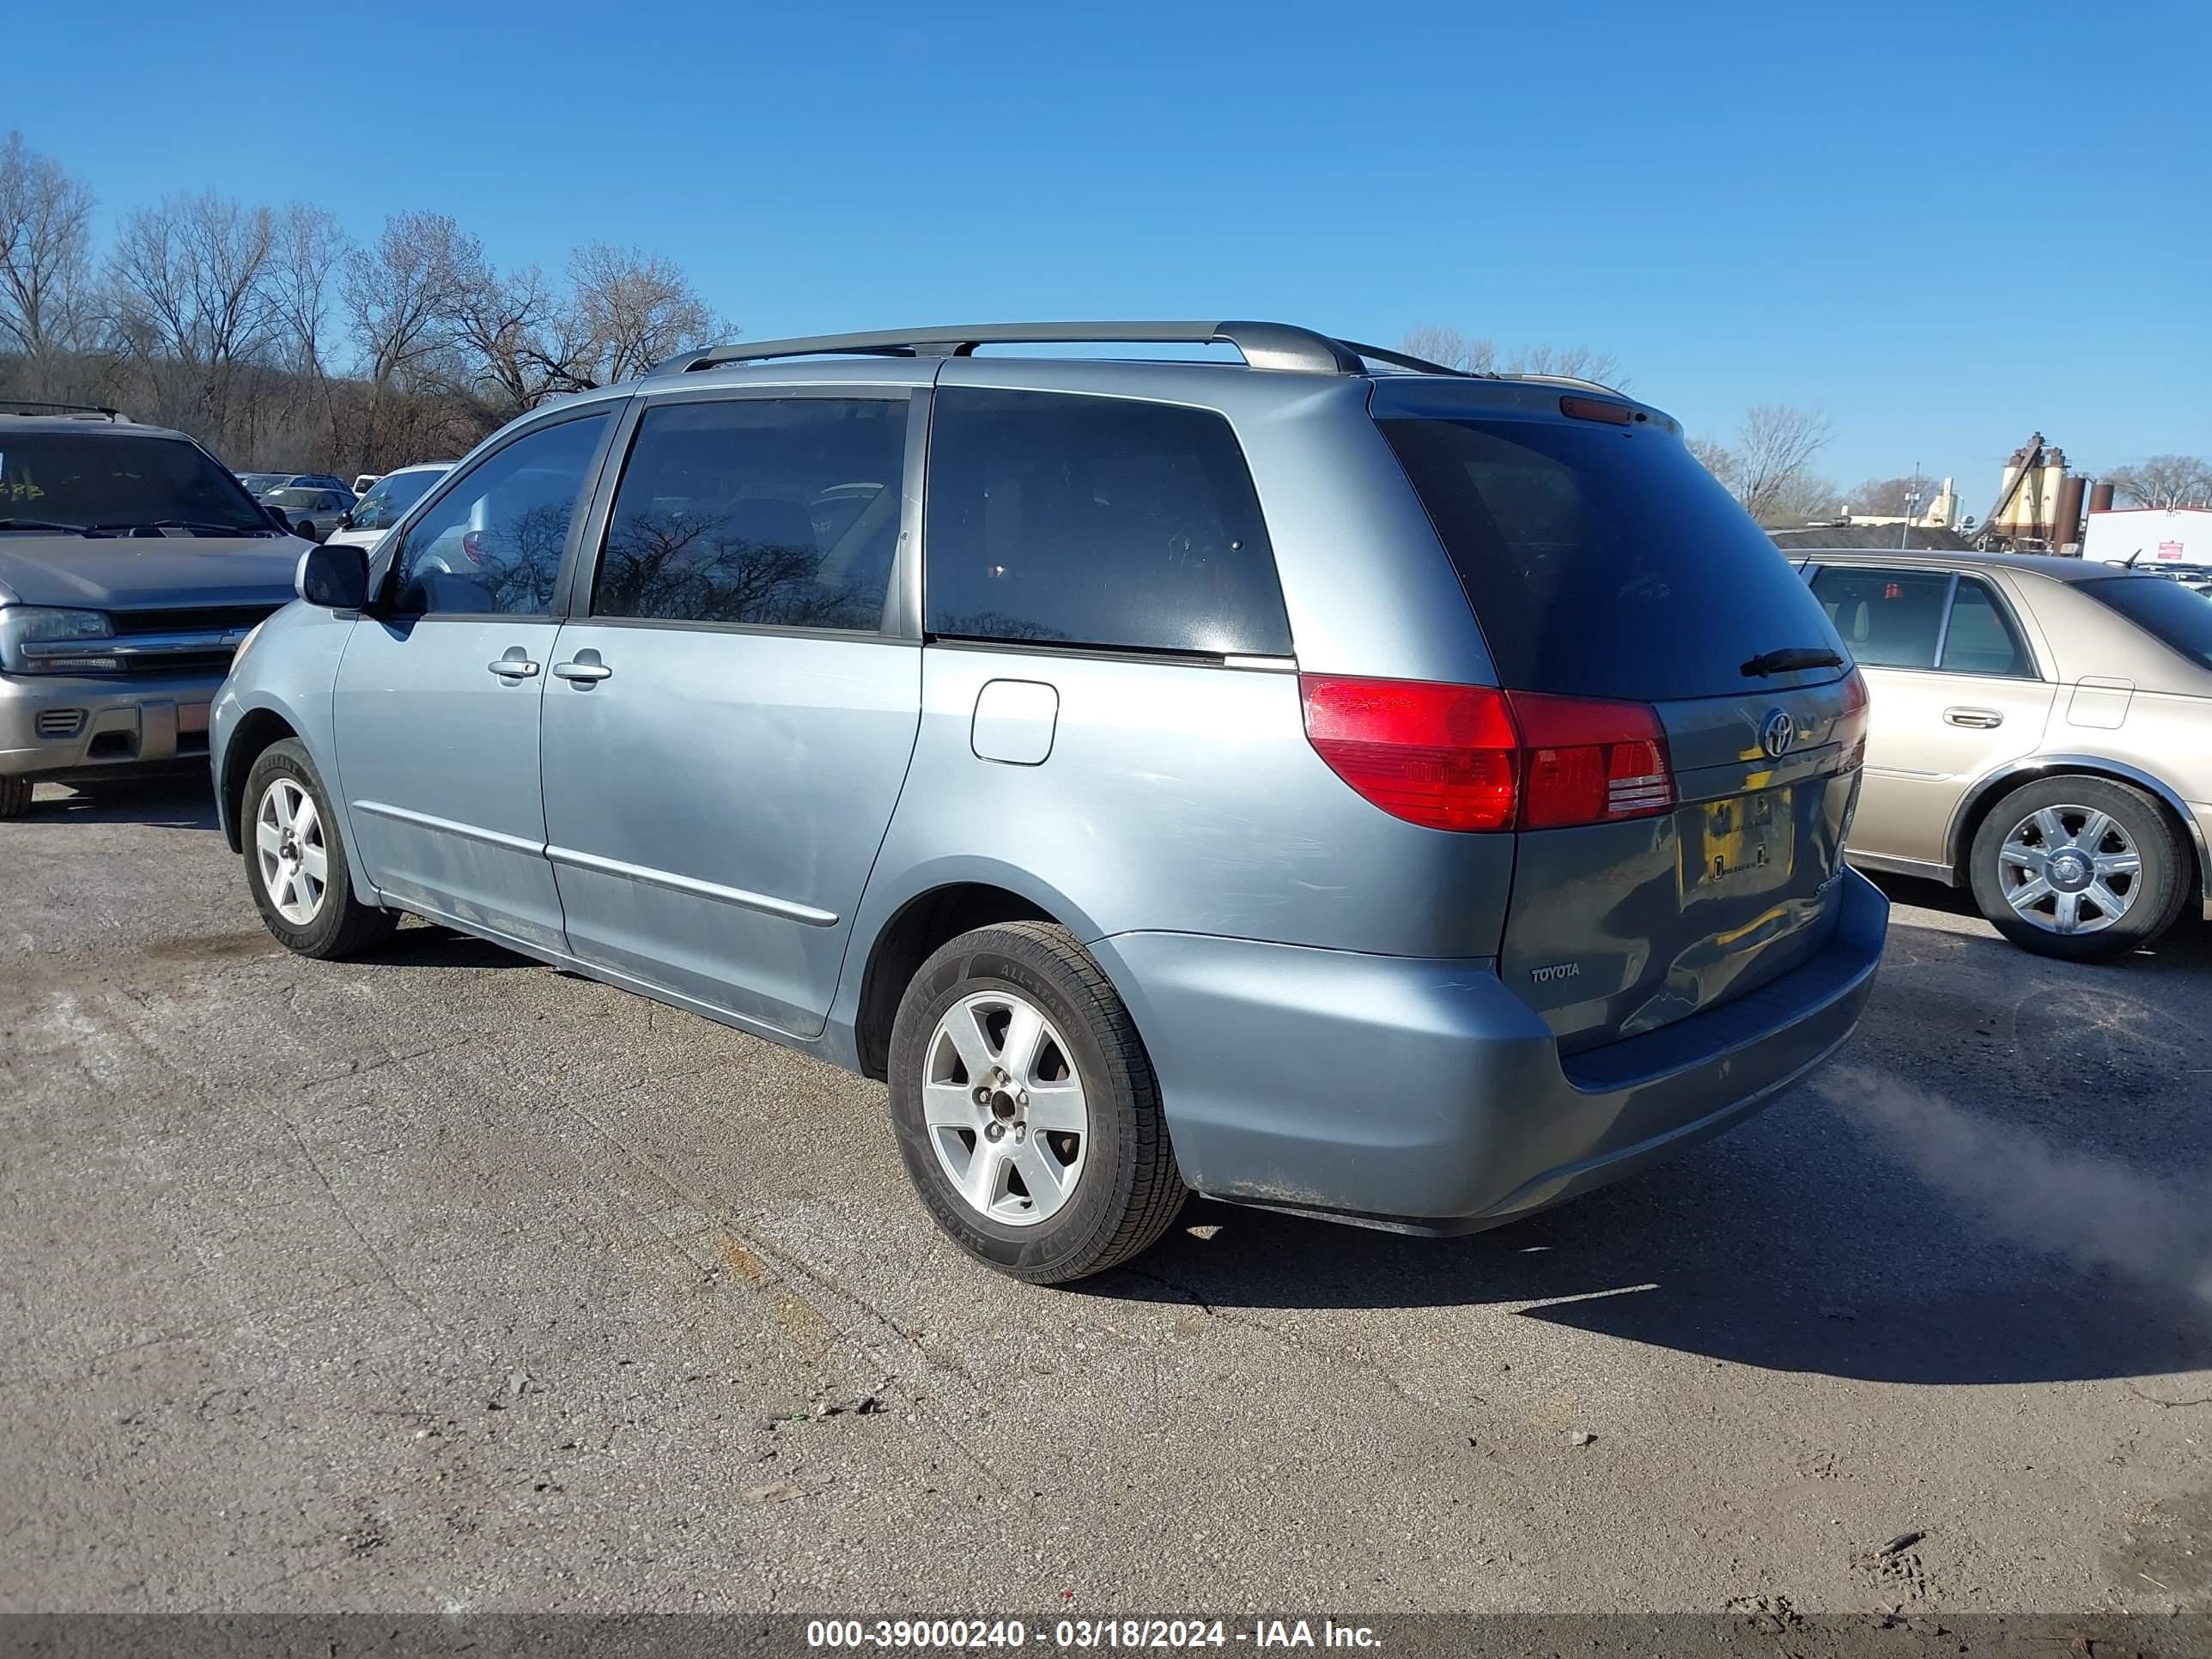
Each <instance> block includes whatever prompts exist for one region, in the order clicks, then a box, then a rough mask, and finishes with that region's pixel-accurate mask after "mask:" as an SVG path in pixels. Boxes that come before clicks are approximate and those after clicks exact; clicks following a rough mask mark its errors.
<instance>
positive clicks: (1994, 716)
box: [554, 668, 2004, 730]
mask: <svg viewBox="0 0 2212 1659" xmlns="http://www.w3.org/2000/svg"><path fill="white" fill-rule="evenodd" d="M554 672H555V673H556V674H557V673H559V672H560V670H559V669H557V668H556V669H555V670H554ZM1943 718H1944V719H1945V720H1948V721H1950V722H1951V724H1952V725H1954V726H1975V727H1978V728H1980V729H1982V730H1988V729H1989V728H1990V727H1993V726H2002V725H2003V724H2004V716H2003V715H2002V714H1999V713H1998V712H1997V711H1996V709H1994V708H1947V709H1945V710H1944V711H1943Z"/></svg>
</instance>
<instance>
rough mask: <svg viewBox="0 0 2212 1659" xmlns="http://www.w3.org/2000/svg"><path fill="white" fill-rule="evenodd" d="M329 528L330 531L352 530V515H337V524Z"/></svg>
mask: <svg viewBox="0 0 2212 1659" xmlns="http://www.w3.org/2000/svg"><path fill="white" fill-rule="evenodd" d="M331 528H332V529H334V530H350V529H352V528H353V514H352V513H339V514H338V521H337V524H335V525H333V526H331Z"/></svg>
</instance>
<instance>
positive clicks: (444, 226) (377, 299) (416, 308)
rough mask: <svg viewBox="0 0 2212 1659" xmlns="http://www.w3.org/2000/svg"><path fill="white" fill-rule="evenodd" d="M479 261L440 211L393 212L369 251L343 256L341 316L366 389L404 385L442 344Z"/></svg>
mask: <svg viewBox="0 0 2212 1659" xmlns="http://www.w3.org/2000/svg"><path fill="white" fill-rule="evenodd" d="M482 264H483V249H482V248H481V247H480V246H477V240H476V238H474V237H473V236H471V235H469V234H467V233H465V231H463V230H462V229H461V228H460V226H459V225H458V224H456V223H455V222H453V217H452V216H450V215H448V214H443V213H423V212H412V213H398V214H394V215H393V216H392V217H391V218H389V219H386V221H385V222H384V234H382V235H380V236H379V237H378V238H377V239H376V241H375V243H374V246H369V247H364V248H356V249H355V250H354V251H353V252H351V253H349V255H348V256H347V257H346V262H345V274H344V277H343V283H342V284H341V290H342V293H343V299H344V303H345V310H346V318H347V320H348V321H349V323H350V324H351V325H352V328H353V333H354V341H355V343H356V346H358V347H359V349H360V351H361V356H362V362H361V367H362V369H363V370H365V371H366V375H367V379H368V381H369V383H370V384H371V385H372V386H376V387H379V388H385V387H389V386H392V385H393V384H394V383H396V382H404V381H405V380H407V379H408V378H409V377H410V375H412V374H414V373H415V372H416V371H417V370H419V369H421V368H422V366H423V365H424V364H425V363H427V362H429V361H431V360H432V359H434V358H435V356H437V354H438V353H439V352H441V350H443V349H446V348H447V347H448V346H450V345H451V344H452V343H453V317H454V312H455V308H456V307H457V305H458V303H459V299H460V296H461V293H462V289H463V287H464V285H465V283H466V281H467V277H468V273H469V272H471V271H472V270H476V269H477V268H478V267H479V266H481V265H482Z"/></svg>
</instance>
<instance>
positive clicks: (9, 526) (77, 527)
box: [0, 519, 97, 536]
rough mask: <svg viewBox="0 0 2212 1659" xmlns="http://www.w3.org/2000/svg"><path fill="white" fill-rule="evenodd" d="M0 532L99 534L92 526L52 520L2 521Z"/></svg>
mask: <svg viewBox="0 0 2212 1659" xmlns="http://www.w3.org/2000/svg"><path fill="white" fill-rule="evenodd" d="M0 530H63V531H67V532H69V533H70V535H72V536H90V535H94V534H96V533H97V532H94V529H93V527H92V526H90V525H85V524H58V523H57V522H55V521H54V520H52V519H0Z"/></svg>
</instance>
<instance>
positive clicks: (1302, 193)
mask: <svg viewBox="0 0 2212 1659" xmlns="http://www.w3.org/2000/svg"><path fill="white" fill-rule="evenodd" d="M338 15H341V14H337V13H332V12H329V11H325V10H320V9H314V8H301V7H298V6H282V7H278V6H266V5H259V4H250V3H236V0H234V3H230V4H228V5H226V6H224V7H222V8H220V9H215V8H208V9H201V8H183V7H179V6H178V5H177V4H176V3H175V0H106V3H102V4H98V5H92V4H76V5H69V6H62V5H30V4H26V5H22V6H20V7H18V8H16V9H15V15H14V16H13V17H12V18H11V20H10V21H9V26H8V31H7V33H8V39H9V52H8V55H9V59H10V60H11V62H12V64H13V65H14V66H15V67H14V72H12V73H10V74H9V76H8V77H7V92H6V95H5V98H4V100H0V128H5V127H9V126H15V127H20V128H21V130H22V131H23V132H24V134H25V137H27V140H28V141H29V142H30V143H31V144H32V145H33V147H34V148H36V149H42V150H45V151H46V152H47V153H49V154H52V155H55V156H57V157H58V158H59V159H60V160H62V161H64V163H65V164H66V165H67V166H69V167H71V168H72V169H73V170H74V171H76V173H79V174H80V175H82V177H84V178H85V179H88V181H89V182H90V183H91V184H92V185H93V186H94V189H95V190H96V191H97V192H98V193H99V197H100V207H101V215H102V222H103V230H105V228H106V226H108V225H110V224H112V220H113V219H114V217H115V216H118V215H119V214H120V213H122V212H123V211H125V210H128V209H130V208H131V207H133V206H135V205H138V204H143V203H145V202H148V201H150V200H152V199H155V198H156V197H160V196H161V195H162V194H164V193H166V192H167V191H174V190H185V189H190V190H197V189H203V188H205V187H207V186H209V185H214V186H216V187H218V188H220V189H222V190H223V191H226V192H228V193H231V194H234V195H237V196H240V197H245V198H246V199H249V200H256V201H267V202H270V203H282V202H284V201H288V200H291V199H295V198H302V199H307V200H312V201H316V202H319V203H321V204H325V205H326V206H329V207H331V208H332V209H333V210H336V211H337V213H338V214H339V215H340V216H341V217H342V218H343V220H344V221H345V222H346V223H347V225H348V227H349V229H351V230H352V231H353V232H354V233H355V234H356V235H362V236H368V235H373V234H374V233H375V231H376V229H377V228H378V226H379V224H380V221H381V219H382V217H383V216H384V215H386V213H390V212H393V211H397V210H402V209H405V208H410V207H432V208H437V209H441V210H445V211H447V212H450V213H452V214H453V215H454V216H456V217H457V218H459V220H460V221H461V222H463V223H464V224H465V226H467V227H468V228H470V229H471V230H473V231H475V232H476V233H477V234H478V235H480V236H481V237H482V238H483V241H484V244H485V246H486V249H487V251H488V252H489V253H490V255H491V256H492V257H493V258H494V259H495V260H496V261H498V262H500V263H501V264H526V263H530V262H532V261H536V262H538V263H539V264H544V265H545V266H546V267H547V268H548V269H549V270H557V269H558V268H559V267H560V266H561V265H562V264H563V263H564V262H565V260H566V258H567V254H568V249H569V248H570V247H571V246H574V245H575V244H577V243H579V242H582V241H586V240H604V241H612V242H617V243H630V242H635V243H638V244H641V245H642V246H647V247H648V248H652V249H654V250H657V251H659V252H665V253H667V254H669V255H671V256H672V257H674V258H677V259H678V261H679V262H680V263H681V264H684V266H685V267H686V268H687V269H688V270H689V271H690V273H691V275H692V276H693V277H694V278H695V280H696V281H697V283H699V284H700V286H701V287H702V289H704V290H705V292H706V293H707V294H708V296H709V298H710V299H712V300H713V301H714V302H715V303H716V304H717V305H718V306H719V307H720V309H721V310H722V311H723V312H724V313H726V315H728V316H729V317H731V318H732V319H734V320H735V321H736V322H738V324H739V325H742V326H743V328H744V331H745V332H746V333H748V334H750V335H752V336H755V337H763V336H768V335H776V334H797V333H807V332H812V331H832V330H839V329H848V328H868V327H878V326H893V325H900V324H906V323H934V322H966V321H973V320H979V319H998V318H1003V319H1022V320H1028V319H1035V318H1044V317H1110V316H1200V315H1204V316H1217V315H1236V316H1255V317H1275V318H1282V319H1289V320H1293V321H1299V322H1308V323H1311V324H1313V325H1317V326H1320V327H1322V328H1325V329H1330V330H1333V331H1340V332H1342V333H1344V334H1346V335H1349V336H1352V337H1357V338H1365V339H1371V340H1376V341H1378V342H1385V343H1391V342H1395V341H1396V340H1397V338H1398V337H1400V336H1401V334H1402V333H1403V332H1404V331H1405V330H1406V329H1407V328H1408V327H1409V326H1411V325H1414V324H1416V323H1420V322H1428V321H1433V322H1443V323H1449V324H1452V325H1457V326H1459V327H1462V328H1464V329H1466V330H1467V331H1469V332H1470V333H1473V334H1476V335H1486V336H1489V337H1492V338H1495V339H1497V340H1498V341H1499V342H1501V343H1507V344H1512V343H1533V342H1550V343H1558V344H1568V343H1591V344H1594V345H1597V346H1601V347H1603V348H1606V349H1610V350H1612V351H1614V352H1616V353H1618V354H1619V356H1620V359H1621V361H1622V363H1623V365H1624V368H1625V372H1626V374H1628V375H1629V377H1630V379H1631V381H1632V386H1633V389H1634V390H1635V391H1636V392H1638V393H1639V394H1640V395H1642V396H1644V397H1645V398H1650V400H1652V401H1653V402H1656V403H1657V404H1661V405H1662V406H1663V407H1666V408H1668V409H1669V410H1673V411H1674V412H1675V413H1676V414H1678V415H1680V416H1682V418H1683V419H1684V421H1685V422H1686V424H1687V425H1688V427H1689V428H1690V429H1691V430H1692V432H1700V433H1711V434H1712V435H1717V436H1721V437H1723V438H1725V437H1726V435H1727V434H1728V432H1729V428H1731V427H1732V426H1733V424H1734V423H1735V419H1736V418H1737V416H1739V415H1740V413H1741V410H1743V408H1744V407H1745V406H1746V405H1747V404H1752V403H1756V402H1763V401H1772V402H1789V403H1798V404H1808V405H1811V406H1815V407H1818V408H1820V409H1822V410H1826V412H1827V413H1828V415H1829V416H1831V417H1832V420H1833V422H1834V423H1835V429H1836V436H1835V440H1834V441H1833V443H1832V447H1830V449H1829V450H1828V452H1827V453H1826V455H1824V456H1823V458H1822V459H1821V461H1820V466H1821V469H1822V470H1823V471H1826V472H1828V473H1830V474H1831V475H1832V476H1834V477H1836V479H1837V480H1838V483H1842V484H1844V485H1845V486H1846V487H1848V486H1849V485H1850V484H1852V483H1856V482H1857V481H1858V480H1859V479H1861V478H1863V477H1868V476H1870V475H1878V474H1887V473H1894V472H1902V471H1910V470H1911V467H1912V465H1914V463H1915V462H1916V461H1917V462H1918V463H1919V464H1920V465H1921V466H1922V467H1923V469H1925V470H1926V471H1929V472H1930V473H1942V472H1953V473H1956V474H1958V475H1959V476H1960V484H1961V492H1962V494H1964V495H1966V498H1967V500H1966V507H1967V510H1969V511H1973V512H1977V513H1978V512H1981V511H1983V510H1984V509H1985V508H1986V507H1987V505H1988V503H1987V502H1986V501H1984V500H1983V499H1982V498H1983V497H1984V496H1988V495H1994V494H1995V492H1996V467H1997V465H1998V464H1999V463H2000V461H2001V460H2002V458H2003V456H2004V455H2005V453H2007V452H2008V451H2009V450H2010V449H2011V448H2012V447H2014V446H2015V445H2016V444H2018V443H2019V442H2021V441H2022V440H2024V439H2025V438H2026V437H2027V434H2028V431H2029V430H2030V428H2038V427H2039V428H2041V429H2042V430H2043V431H2044V432H2045V433H2046V434H2047V435H2049V436H2050V437H2051V438H2052V439H2053V440H2054V441H2057V442H2058V443H2059V444H2061V445H2063V447H2065V449H2066V450H2067V452H2068V453H2069V458H2070V459H2073V461H2074V462H2075V465H2077V466H2085V467H2088V468H2091V469H2095V468H2097V467H2099V466H2100V465H2116V464H2118V463H2122V462H2125V461H2128V460H2131V459H2137V458H2139V457H2141V456H2142V455H2143V454H2145V453H2154V452H2159V451H2170V450H2179V451H2184V452H2187V453H2212V115H2208V111H2212V68H2208V63H2212V6H2206V5H2205V4H2203V3H2202V0H2193V3H2191V0H2130V3H2129V4H2128V5H2126V6H2125V7H2124V8H2122V7H2114V8H2110V9H2085V8H2080V7H2075V6H2061V5H2056V4H2044V3H2022V0H2008V3H1995V0H1963V3H1954V4H1949V5H1944V4H1941V3H1939V4H1936V5H1929V4H1927V3H1925V0H1923V3H1918V4H1910V5H1893V4H1888V3H1869V4H1861V5H1857V6H1853V7H1844V6H1833V5H1830V6H1820V7H1814V6H1809V5H1800V4H1797V3H1794V0H1771V3H1767V4H1762V5H1749V6H1737V5H1723V4H1711V3H1699V0H1679V3H1661V0H1641V3H1635V4H1588V5H1583V4H1575V3H1570V0H1552V3H1525V0H1524V3H1516V4H1510V5H1500V4H1494V3H1490V0H1461V3H1455V4H1453V3H1447V4H1437V5H1427V4H1422V5H1391V4H1387V3H1380V4H1378V3H1367V4H1358V5H1353V4H1344V3H1339V4H1334V5H1328V6H1321V5H1310V4H1304V3H1296V0H1281V3H1273V4H1268V5H1263V6H1250V7H1209V6H1206V5H1202V4H1197V3H1185V4H1178V5H1166V4H1157V3H1152V0H1125V3H1120V4H1117V5H1115V6H1112V7H1106V6H1095V7H1085V6H1060V5H1055V4H1052V3H1050V0H1045V3H1031V4H1023V5H989V4H979V3H972V0H940V3H938V4H936V5H933V6H921V5H913V4H907V5H889V4H837V3H819V4H813V5H805V6H782V5H779V6H770V7H751V6H745V5H736V4H729V5H696V6H692V5H673V4H655V3H650V0H634V3H629V4H626V5H622V6H615V7H610V6H605V5H592V6H586V5H582V4H579V3H575V0H540V3H532V4H530V5H523V4H519V3H501V4H479V5H475V6H467V5H453V4H447V5H443V6H421V5H416V4H412V3H396V4H386V5H379V6H375V7H363V8H348V9H345V11H344V13H343V14H342V15H346V16H348V17H349V18H350V19H352V20H355V21H353V22H352V23H351V24H350V26H349V29H348V31H347V33H350V35H351V36H352V37H353V39H352V43H351V44H352V46H353V48H354V50H353V52H352V53H351V54H350V55H349V58H348V59H347V61H346V62H345V63H344V64H343V66H342V67H338V66H334V64H333V58H334V57H335V55H336V54H337V51H338V49H339V48H340V46H342V45H343V44H344V41H343V38H342V36H341V34H340V33H339V30H338V25H337V23H336V22H335V21H331V20H334V19H335V18H336V17H337V16H338ZM27 70H30V71H33V72H26V71H27Z"/></svg>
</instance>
